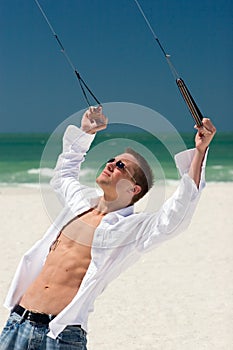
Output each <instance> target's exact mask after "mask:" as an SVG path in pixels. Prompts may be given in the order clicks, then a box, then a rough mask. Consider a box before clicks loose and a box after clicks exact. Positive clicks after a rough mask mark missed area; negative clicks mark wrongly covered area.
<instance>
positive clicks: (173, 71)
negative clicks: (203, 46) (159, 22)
mask: <svg viewBox="0 0 233 350" xmlns="http://www.w3.org/2000/svg"><path fill="white" fill-rule="evenodd" d="M134 1H135V3H136V5H137V7H138V9H139V11H140V12H141V14H142V16H143V18H144V20H145V22H146V24H147V26H148V28H149V29H150V31H151V33H152V35H153V37H154V39H155V41H156V42H157V44H158V45H159V47H160V49H161V51H162V53H163V54H164V56H165V58H166V60H167V63H168V66H169V68H170V70H171V72H172V74H173V76H174V78H175V79H176V78H178V77H179V74H178V73H177V71H176V69H175V67H174V65H173V64H172V62H171V59H170V57H171V55H169V54H168V53H167V52H166V51H165V49H164V47H163V45H162V44H161V42H160V40H159V38H158V37H157V35H156V34H155V32H154V29H153V28H152V26H151V24H150V22H149V20H148V19H147V17H146V15H145V12H144V11H143V9H142V7H141V5H140V4H139V2H138V1H137V0H134Z"/></svg>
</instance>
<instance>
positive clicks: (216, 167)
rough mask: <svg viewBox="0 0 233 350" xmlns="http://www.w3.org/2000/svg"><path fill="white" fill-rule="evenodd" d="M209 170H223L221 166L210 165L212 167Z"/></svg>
mask: <svg viewBox="0 0 233 350" xmlns="http://www.w3.org/2000/svg"><path fill="white" fill-rule="evenodd" d="M210 168H212V169H215V170H221V169H223V166H222V165H212V166H210Z"/></svg>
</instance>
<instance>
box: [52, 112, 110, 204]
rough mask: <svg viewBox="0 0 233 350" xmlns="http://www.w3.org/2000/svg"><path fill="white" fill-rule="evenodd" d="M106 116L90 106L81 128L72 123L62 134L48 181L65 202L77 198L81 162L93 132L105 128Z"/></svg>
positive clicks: (92, 137) (80, 187)
mask: <svg viewBox="0 0 233 350" xmlns="http://www.w3.org/2000/svg"><path fill="white" fill-rule="evenodd" d="M106 125H107V118H106V117H105V116H104V115H103V114H102V108H101V107H97V108H95V107H90V108H89V109H88V110H87V111H86V112H85V113H84V115H83V117H82V121H81V129H79V128H78V127H76V126H74V125H70V126H68V128H67V129H66V131H65V133H64V136H63V150H62V153H61V154H60V155H59V157H58V160H57V164H56V167H55V170H54V176H53V178H52V180H51V182H50V184H51V186H52V187H53V189H54V190H55V191H56V192H57V193H58V194H59V197H60V199H61V200H62V201H63V202H65V203H66V204H68V203H71V202H73V201H75V200H76V199H77V196H78V192H80V190H81V189H82V186H81V185H80V183H79V181H78V177H79V171H80V166H81V163H82V162H83V161H84V159H85V155H86V152H87V151H88V150H89V148H90V145H91V142H92V141H93V139H94V134H95V133H96V132H97V131H99V130H101V129H104V128H106Z"/></svg>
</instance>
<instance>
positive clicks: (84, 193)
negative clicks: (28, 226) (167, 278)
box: [4, 125, 206, 339]
mask: <svg viewBox="0 0 233 350" xmlns="http://www.w3.org/2000/svg"><path fill="white" fill-rule="evenodd" d="M93 139H94V136H93V135H89V134H87V133H85V132H83V131H82V130H80V129H79V128H77V127H76V126H73V125H71V126H69V127H68V128H67V130H66V132H65V134H64V137H63V153H62V154H61V155H60V156H59V158H58V161H57V165H56V168H55V175H54V177H53V179H52V181H51V185H52V186H53V188H54V190H55V191H56V192H57V193H58V194H59V196H60V199H61V200H62V201H63V203H64V205H65V207H64V209H63V210H62V212H61V213H60V215H59V216H58V217H57V219H56V220H55V222H54V223H53V225H51V227H50V228H49V229H48V231H47V232H46V234H45V235H44V236H43V237H42V239H41V240H39V241H38V242H37V243H36V244H35V245H34V246H33V247H32V248H31V249H30V250H29V251H27V252H26V254H25V255H24V256H23V258H22V259H21V261H20V263H19V266H18V268H17V271H16V273H15V276H14V278H13V281H12V283H11V286H10V289H9V292H8V295H7V297H6V301H5V304H4V305H5V306H6V307H7V308H8V309H10V310H11V309H12V308H13V307H14V306H15V305H16V304H17V303H18V302H19V300H20V299H21V297H22V296H23V294H24V293H25V291H26V289H27V288H28V287H29V285H30V284H31V283H32V282H33V281H34V280H35V278H36V277H37V276H38V274H39V273H40V271H41V269H42V267H43V264H44V262H45V260H46V257H47V255H48V253H49V248H50V246H51V244H52V243H53V242H54V240H55V239H56V237H57V236H58V234H59V233H60V231H61V230H62V228H63V227H64V225H65V224H67V222H69V221H70V220H71V219H72V218H74V217H76V216H77V215H80V214H81V213H83V212H85V211H87V210H89V209H90V208H92V207H94V206H95V205H96V204H97V203H98V201H99V198H100V196H99V194H98V193H97V190H96V189H95V188H90V187H87V186H83V185H81V184H80V183H79V181H78V174H79V170H80V165H81V163H82V161H83V160H84V158H85V154H86V152H87V151H88V149H89V147H90V145H91V142H92V141H93ZM193 154H194V150H188V151H185V152H181V153H179V154H178V155H176V157H175V161H176V164H177V167H178V168H179V171H180V174H181V175H182V179H181V181H180V185H179V187H178V189H177V190H176V192H175V193H174V194H173V196H172V197H171V198H170V199H168V200H167V201H166V202H165V203H164V204H163V206H162V207H161V209H160V210H159V211H158V212H156V213H146V212H142V213H137V214H136V213H134V211H133V206H130V207H127V208H123V209H121V210H117V211H115V212H111V213H108V214H107V215H105V216H104V217H103V219H102V221H101V223H100V224H99V226H98V227H97V228H96V230H95V232H94V238H93V243H92V248H91V256H92V259H91V262H90V265H89V267H88V270H87V272H86V274H85V276H84V278H83V280H82V283H81V285H80V288H79V290H78V292H77V294H76V295H75V297H74V298H73V300H72V301H71V302H70V304H68V305H67V306H66V307H65V308H64V309H63V310H62V311H61V312H60V313H59V314H58V315H57V316H56V317H55V318H54V319H53V320H52V321H51V322H50V323H49V328H50V332H49V333H48V336H50V337H51V338H54V339H55V338H56V337H57V336H58V334H59V333H60V332H62V331H63V329H64V328H65V327H66V326H67V325H69V324H70V325H74V324H80V325H81V326H82V328H83V329H84V330H87V320H88V314H89V313H90V312H91V311H93V305H94V301H95V299H96V298H97V296H98V295H100V294H101V293H102V292H103V290H104V289H105V288H106V286H107V285H108V284H109V283H110V282H111V281H112V280H113V279H115V278H116V277H117V276H118V275H119V274H120V273H121V272H122V271H124V270H125V269H126V268H128V267H129V266H130V265H132V264H133V263H134V262H136V261H137V260H138V259H139V258H140V256H141V255H142V254H143V253H145V252H148V251H149V250H150V249H152V248H153V247H154V246H156V245H157V244H159V243H162V242H163V241H165V240H167V239H169V238H171V237H173V236H175V235H176V234H178V233H180V232H181V231H183V230H184V229H185V228H187V226H188V225H189V223H190V221H191V218H192V215H193V212H194V209H195V207H196V205H197V202H198V199H199V197H200V195H199V194H200V191H201V189H202V188H203V187H204V185H205V180H204V168H205V162H206V159H205V160H204V162H203V166H202V174H201V181H200V185H199V190H198V189H197V187H196V185H195V183H194V181H193V180H192V179H191V178H190V177H189V176H188V174H187V172H188V170H189V167H190V164H191V161H192V158H193Z"/></svg>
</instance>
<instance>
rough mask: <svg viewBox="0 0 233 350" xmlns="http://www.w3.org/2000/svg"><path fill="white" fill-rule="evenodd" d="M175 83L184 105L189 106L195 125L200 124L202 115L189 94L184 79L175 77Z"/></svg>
mask: <svg viewBox="0 0 233 350" xmlns="http://www.w3.org/2000/svg"><path fill="white" fill-rule="evenodd" d="M176 84H177V86H178V88H179V90H180V92H181V95H182V97H183V99H184V100H185V102H186V105H187V106H188V108H189V111H190V113H191V114H192V116H193V118H194V120H195V122H196V125H197V126H202V125H203V124H202V119H203V115H202V113H201V111H200V110H199V108H198V107H197V104H196V102H195V101H194V99H193V97H192V96H191V94H190V92H189V90H188V88H187V86H186V85H185V83H184V81H183V80H182V79H181V78H178V79H176Z"/></svg>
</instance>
